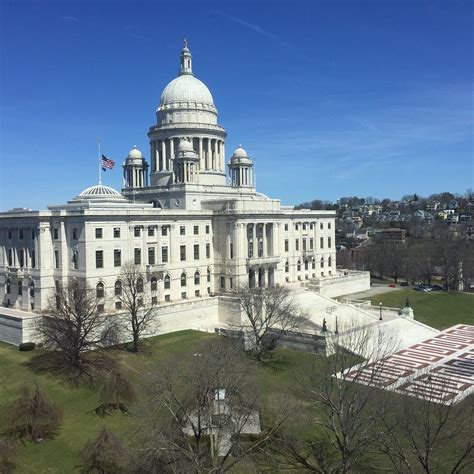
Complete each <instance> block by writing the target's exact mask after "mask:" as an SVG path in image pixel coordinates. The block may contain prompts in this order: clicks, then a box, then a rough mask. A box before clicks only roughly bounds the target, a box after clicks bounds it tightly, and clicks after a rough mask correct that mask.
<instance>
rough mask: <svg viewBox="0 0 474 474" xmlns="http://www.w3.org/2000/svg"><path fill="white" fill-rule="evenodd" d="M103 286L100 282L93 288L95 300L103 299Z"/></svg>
mask: <svg viewBox="0 0 474 474" xmlns="http://www.w3.org/2000/svg"><path fill="white" fill-rule="evenodd" d="M104 293H105V291H104V284H103V283H102V282H100V283H97V286H96V287H95V295H96V297H97V298H103V297H104Z"/></svg>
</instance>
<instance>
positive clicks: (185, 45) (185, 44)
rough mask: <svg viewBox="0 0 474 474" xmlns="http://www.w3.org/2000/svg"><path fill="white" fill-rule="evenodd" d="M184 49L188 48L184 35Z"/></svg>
mask: <svg viewBox="0 0 474 474" xmlns="http://www.w3.org/2000/svg"><path fill="white" fill-rule="evenodd" d="M184 47H185V48H187V47H188V39H187V38H186V35H185V36H184Z"/></svg>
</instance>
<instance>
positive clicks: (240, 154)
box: [232, 145, 249, 158]
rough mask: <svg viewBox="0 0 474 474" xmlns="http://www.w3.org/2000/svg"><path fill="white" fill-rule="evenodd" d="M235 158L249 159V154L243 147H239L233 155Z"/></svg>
mask: <svg viewBox="0 0 474 474" xmlns="http://www.w3.org/2000/svg"><path fill="white" fill-rule="evenodd" d="M232 156H233V157H235V158H248V157H249V156H248V155H247V152H246V151H245V150H244V149H243V148H242V145H239V146H238V147H237V148H236V149H235V150H234V153H233V155H232Z"/></svg>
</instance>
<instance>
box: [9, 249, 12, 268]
mask: <svg viewBox="0 0 474 474" xmlns="http://www.w3.org/2000/svg"><path fill="white" fill-rule="evenodd" d="M8 266H9V267H13V249H8Z"/></svg>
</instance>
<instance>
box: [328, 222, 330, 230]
mask: <svg viewBox="0 0 474 474" xmlns="http://www.w3.org/2000/svg"><path fill="white" fill-rule="evenodd" d="M328 229H329V230H331V223H330V222H328Z"/></svg>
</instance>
